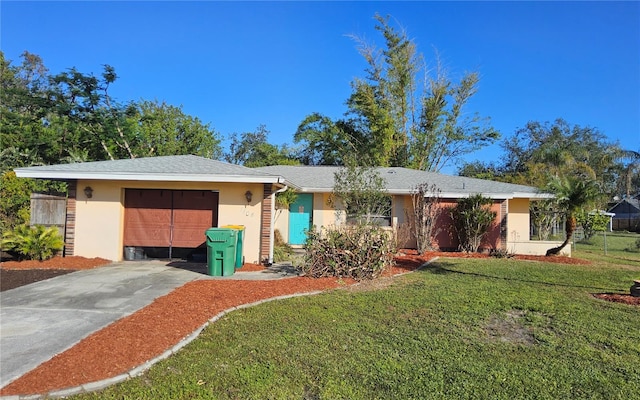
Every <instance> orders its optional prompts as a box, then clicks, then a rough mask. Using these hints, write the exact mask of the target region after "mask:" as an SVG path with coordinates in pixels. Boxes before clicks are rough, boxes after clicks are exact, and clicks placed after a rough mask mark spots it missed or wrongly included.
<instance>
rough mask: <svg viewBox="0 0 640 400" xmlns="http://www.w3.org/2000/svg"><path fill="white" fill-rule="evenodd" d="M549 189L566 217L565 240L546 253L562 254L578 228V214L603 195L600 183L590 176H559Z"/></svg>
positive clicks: (550, 183)
mask: <svg viewBox="0 0 640 400" xmlns="http://www.w3.org/2000/svg"><path fill="white" fill-rule="evenodd" d="M548 189H549V190H550V191H551V192H553V193H554V194H555V195H556V202H557V204H558V207H559V209H560V211H561V212H562V213H563V215H564V218H565V235H566V236H565V240H564V242H562V244H561V245H560V246H557V247H554V248H551V249H549V250H547V253H546V255H547V256H551V255H557V254H560V252H561V251H562V249H564V248H565V246H566V245H567V244H568V243H569V242H571V238H573V233H574V232H575V230H576V225H577V222H576V214H577V212H578V211H579V210H581V209H582V208H584V207H586V206H588V205H591V204H593V203H595V202H596V200H597V199H598V198H600V197H601V196H602V192H601V191H600V185H599V184H598V182H596V181H595V180H593V179H590V178H589V177H588V176H584V175H583V176H574V175H570V176H564V177H562V176H558V177H554V178H552V179H551V181H550V182H549V187H548Z"/></svg>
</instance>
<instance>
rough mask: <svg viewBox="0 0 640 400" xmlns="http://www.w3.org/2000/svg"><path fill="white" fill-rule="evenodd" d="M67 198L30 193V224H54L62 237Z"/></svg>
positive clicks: (48, 225)
mask: <svg viewBox="0 0 640 400" xmlns="http://www.w3.org/2000/svg"><path fill="white" fill-rule="evenodd" d="M66 217H67V198H66V197H64V196H52V195H47V194H40V193H32V194H31V221H30V224H31V225H44V226H47V227H50V226H55V227H56V228H58V232H60V235H62V237H64V227H65V222H66Z"/></svg>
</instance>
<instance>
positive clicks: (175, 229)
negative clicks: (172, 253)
mask: <svg viewBox="0 0 640 400" xmlns="http://www.w3.org/2000/svg"><path fill="white" fill-rule="evenodd" d="M125 207H126V208H125V232H124V245H125V246H140V247H187V248H196V247H199V246H201V245H203V244H204V240H205V239H204V232H205V230H207V229H208V228H210V227H212V226H217V220H218V216H217V210H218V193H217V192H211V191H192V190H174V191H171V190H155V189H127V190H126V191H125Z"/></svg>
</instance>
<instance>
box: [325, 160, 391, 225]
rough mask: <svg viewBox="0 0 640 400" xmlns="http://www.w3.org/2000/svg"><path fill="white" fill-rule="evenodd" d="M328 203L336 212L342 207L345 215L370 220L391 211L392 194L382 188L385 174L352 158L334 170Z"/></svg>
mask: <svg viewBox="0 0 640 400" xmlns="http://www.w3.org/2000/svg"><path fill="white" fill-rule="evenodd" d="M329 203H330V205H331V206H332V207H334V208H336V209H337V213H340V212H342V211H344V212H346V214H347V218H348V219H350V220H354V221H356V222H357V223H365V224H367V223H372V222H373V221H374V220H375V219H376V218H379V217H388V216H389V215H390V214H391V196H390V195H389V194H388V193H387V191H386V189H385V180H384V178H382V177H381V176H380V174H379V173H378V172H377V171H376V169H374V168H372V167H360V166H357V165H356V164H355V163H353V162H348V163H347V165H346V166H345V167H344V168H341V169H340V171H338V172H337V173H336V174H335V183H334V187H333V192H332V193H331V196H330V198H329Z"/></svg>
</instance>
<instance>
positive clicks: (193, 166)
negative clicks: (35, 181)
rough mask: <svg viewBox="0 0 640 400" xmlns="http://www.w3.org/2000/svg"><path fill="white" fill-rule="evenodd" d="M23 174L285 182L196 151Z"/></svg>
mask: <svg viewBox="0 0 640 400" xmlns="http://www.w3.org/2000/svg"><path fill="white" fill-rule="evenodd" d="M15 172H16V176H18V177H20V178H42V179H94V180H125V181H179V182H243V183H283V181H284V179H283V178H282V177H280V176H278V175H272V174H269V173H267V172H264V171H259V170H256V169H252V168H247V167H243V166H240V165H234V164H229V163H226V162H222V161H216V160H212V159H208V158H204V157H199V156H194V155H180V156H160V157H145V158H133V159H123V160H112V161H94V162H83V163H73V164H57V165H45V166H38V167H28V168H16V169H15Z"/></svg>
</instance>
